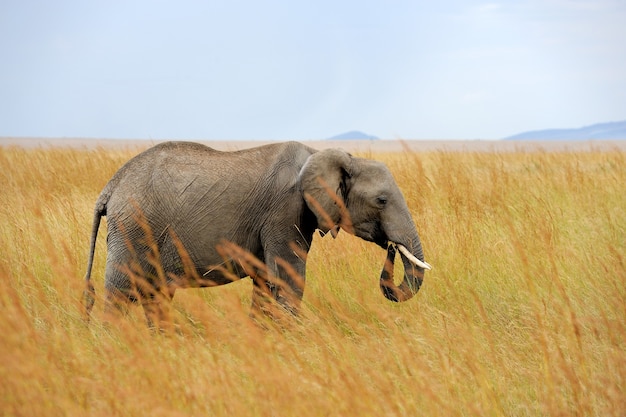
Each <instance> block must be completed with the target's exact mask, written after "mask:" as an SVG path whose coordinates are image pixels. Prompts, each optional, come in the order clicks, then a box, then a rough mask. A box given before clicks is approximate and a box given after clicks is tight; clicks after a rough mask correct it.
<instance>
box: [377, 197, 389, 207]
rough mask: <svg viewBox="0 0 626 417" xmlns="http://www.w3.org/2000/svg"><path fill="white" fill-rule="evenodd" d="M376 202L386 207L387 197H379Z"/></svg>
mask: <svg viewBox="0 0 626 417" xmlns="http://www.w3.org/2000/svg"><path fill="white" fill-rule="evenodd" d="M376 202H377V203H378V204H379V205H381V206H384V205H385V204H387V197H378V198H377V199H376Z"/></svg>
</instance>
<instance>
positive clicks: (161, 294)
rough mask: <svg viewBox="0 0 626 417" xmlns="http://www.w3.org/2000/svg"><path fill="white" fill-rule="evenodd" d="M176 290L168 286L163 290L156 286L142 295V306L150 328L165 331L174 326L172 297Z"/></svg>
mask: <svg viewBox="0 0 626 417" xmlns="http://www.w3.org/2000/svg"><path fill="white" fill-rule="evenodd" d="M175 291H176V289H175V288H173V287H166V288H164V289H163V290H159V289H156V288H155V289H154V290H153V291H150V293H148V294H146V295H142V296H141V298H140V301H141V306H142V307H143V311H144V314H145V316H146V323H147V324H148V327H149V328H150V329H158V330H160V331H165V330H169V329H170V328H171V327H172V325H173V321H172V297H174V292H175Z"/></svg>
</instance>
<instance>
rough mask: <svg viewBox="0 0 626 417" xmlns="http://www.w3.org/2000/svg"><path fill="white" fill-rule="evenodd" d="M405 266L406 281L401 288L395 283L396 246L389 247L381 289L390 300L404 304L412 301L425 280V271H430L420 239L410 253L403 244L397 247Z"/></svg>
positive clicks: (404, 280) (403, 281) (381, 277)
mask: <svg viewBox="0 0 626 417" xmlns="http://www.w3.org/2000/svg"><path fill="white" fill-rule="evenodd" d="M397 247H398V249H399V250H400V256H401V257H402V263H403V264H404V279H403V280H402V283H401V284H400V285H399V286H396V284H395V283H394V282H393V265H394V261H395V258H396V245H395V244H393V243H392V244H390V245H389V246H388V247H387V259H386V260H385V266H384V267H383V270H382V272H381V273H380V289H381V290H382V292H383V294H384V295H385V297H386V298H387V299H388V300H391V301H395V302H402V301H407V300H409V299H411V298H412V297H413V296H414V295H415V294H417V291H418V290H419V288H420V286H421V285H422V281H423V279H424V269H430V265H428V264H427V263H426V262H424V260H423V259H424V255H423V252H422V246H421V244H420V242H419V239H417V241H416V242H415V243H414V245H412V249H413V250H412V251H409V250H408V249H407V248H406V247H404V246H403V245H401V244H398V245H397Z"/></svg>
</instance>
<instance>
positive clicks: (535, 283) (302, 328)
mask: <svg viewBox="0 0 626 417" xmlns="http://www.w3.org/2000/svg"><path fill="white" fill-rule="evenodd" d="M134 153H135V152H131V151H113V150H108V149H107V150H104V149H100V150H97V151H78V150H59V149H56V150H55V149H52V150H23V149H7V148H0V166H1V167H2V170H1V173H0V201H1V204H0V250H1V254H2V255H1V260H0V280H2V291H0V311H1V313H0V384H1V386H2V389H1V392H2V399H1V402H0V414H2V415H6V416H12V415H16V416H18V415H29V416H31V415H107V416H109V415H125V416H134V415H146V414H147V413H150V415H230V416H233V415H250V416H256V415H258V416H270V415H272V416H288V415H363V416H366V415H372V416H380V415H398V416H401V415H418V414H420V415H449V416H456V415H481V416H482V415H494V416H525V415H527V416H537V415H547V416H561V415H597V416H611V415H612V416H623V415H625V414H626V388H625V385H624V384H625V383H626V381H625V379H626V353H625V350H626V339H625V335H626V286H625V284H626V265H625V260H624V256H625V254H626V209H625V208H626V193H625V192H624V186H625V184H626V163H625V155H624V153H623V152H620V151H613V152H597V151H594V150H593V149H590V150H589V151H588V152H582V153H546V152H532V153H521V152H520V153H455V152H435V153H426V154H378V155H372V157H373V158H376V159H380V160H383V161H385V162H386V163H387V164H388V166H389V167H390V168H391V170H392V171H393V173H394V175H395V176H396V178H397V180H398V183H399V185H400V186H401V188H402V190H403V192H404V194H405V196H406V199H407V202H408V205H409V207H410V208H411V210H412V213H413V215H414V218H415V220H416V223H417V225H418V230H419V231H420V234H421V236H422V242H423V245H424V249H425V252H426V258H427V260H428V262H429V263H431V264H433V265H434V267H435V268H434V269H433V271H431V272H428V273H427V274H426V279H425V282H424V285H423V287H422V289H421V290H420V292H419V293H418V295H417V296H416V297H415V298H414V299H412V300H411V301H409V302H406V303H403V304H392V303H390V302H388V301H386V300H385V299H384V298H383V297H382V295H381V294H380V291H379V289H378V284H377V279H378V274H379V273H380V269H381V267H382V264H383V261H384V259H385V253H384V251H382V250H381V249H380V248H377V247H375V246H374V245H372V244H368V243H366V242H363V241H361V240H359V239H357V238H354V237H352V236H348V235H347V234H345V233H341V234H340V235H339V237H338V238H337V239H336V240H334V241H333V240H332V239H331V238H317V237H316V239H315V242H314V244H313V249H312V251H311V253H310V256H309V262H308V277H307V287H306V290H305V297H304V304H303V312H302V316H301V318H300V319H298V320H296V321H294V322H293V323H291V324H290V325H287V326H285V327H282V328H272V329H269V330H261V329H260V328H259V327H258V326H256V325H254V324H252V323H251V322H250V320H249V319H248V308H249V303H250V293H251V287H252V285H251V283H250V282H247V281H241V282H237V283H233V284H230V285H228V286H224V287H218V288H213V289H203V290H181V291H178V292H177V295H176V298H175V300H174V319H175V321H176V323H177V325H178V330H179V331H178V332H175V333H168V334H166V335H160V334H154V333H151V332H150V331H149V330H148V329H147V328H146V326H145V322H144V318H143V313H142V312H141V311H140V308H135V309H133V310H132V311H131V313H132V314H131V315H130V317H127V318H124V319H121V320H119V321H116V322H115V323H113V324H112V325H105V324H104V323H103V321H102V320H101V318H102V307H103V302H102V299H101V297H102V293H103V288H102V283H103V270H104V262H105V257H106V253H105V244H104V242H105V238H104V237H105V236H104V234H105V233H104V228H101V236H100V240H99V244H98V248H97V253H96V255H97V257H96V264H95V271H94V282H95V285H96V291H97V296H98V300H97V301H96V308H95V311H94V320H93V321H92V323H91V324H90V325H89V327H86V326H85V325H84V324H83V322H82V321H81V314H80V312H81V310H80V303H79V301H80V296H81V292H82V290H83V275H84V272H85V263H86V257H87V249H88V240H89V231H90V226H91V216H92V210H93V203H94V202H95V199H96V197H97V195H98V193H99V191H100V190H101V188H102V187H103V185H104V184H105V183H106V181H107V180H108V179H109V178H110V176H111V175H112V174H113V173H114V172H115V171H116V170H117V169H118V168H119V166H121V164H122V163H124V162H125V161H126V160H127V159H128V158H130V157H131V156H132V155H133V154H134Z"/></svg>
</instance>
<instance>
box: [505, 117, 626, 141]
mask: <svg viewBox="0 0 626 417" xmlns="http://www.w3.org/2000/svg"><path fill="white" fill-rule="evenodd" d="M505 139H506V140H591V139H604V140H607V139H626V120H624V121H621V122H610V123H598V124H595V125H591V126H585V127H581V128H579V129H547V130H534V131H531V132H524V133H520V134H517V135H514V136H510V137H508V138H505Z"/></svg>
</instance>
